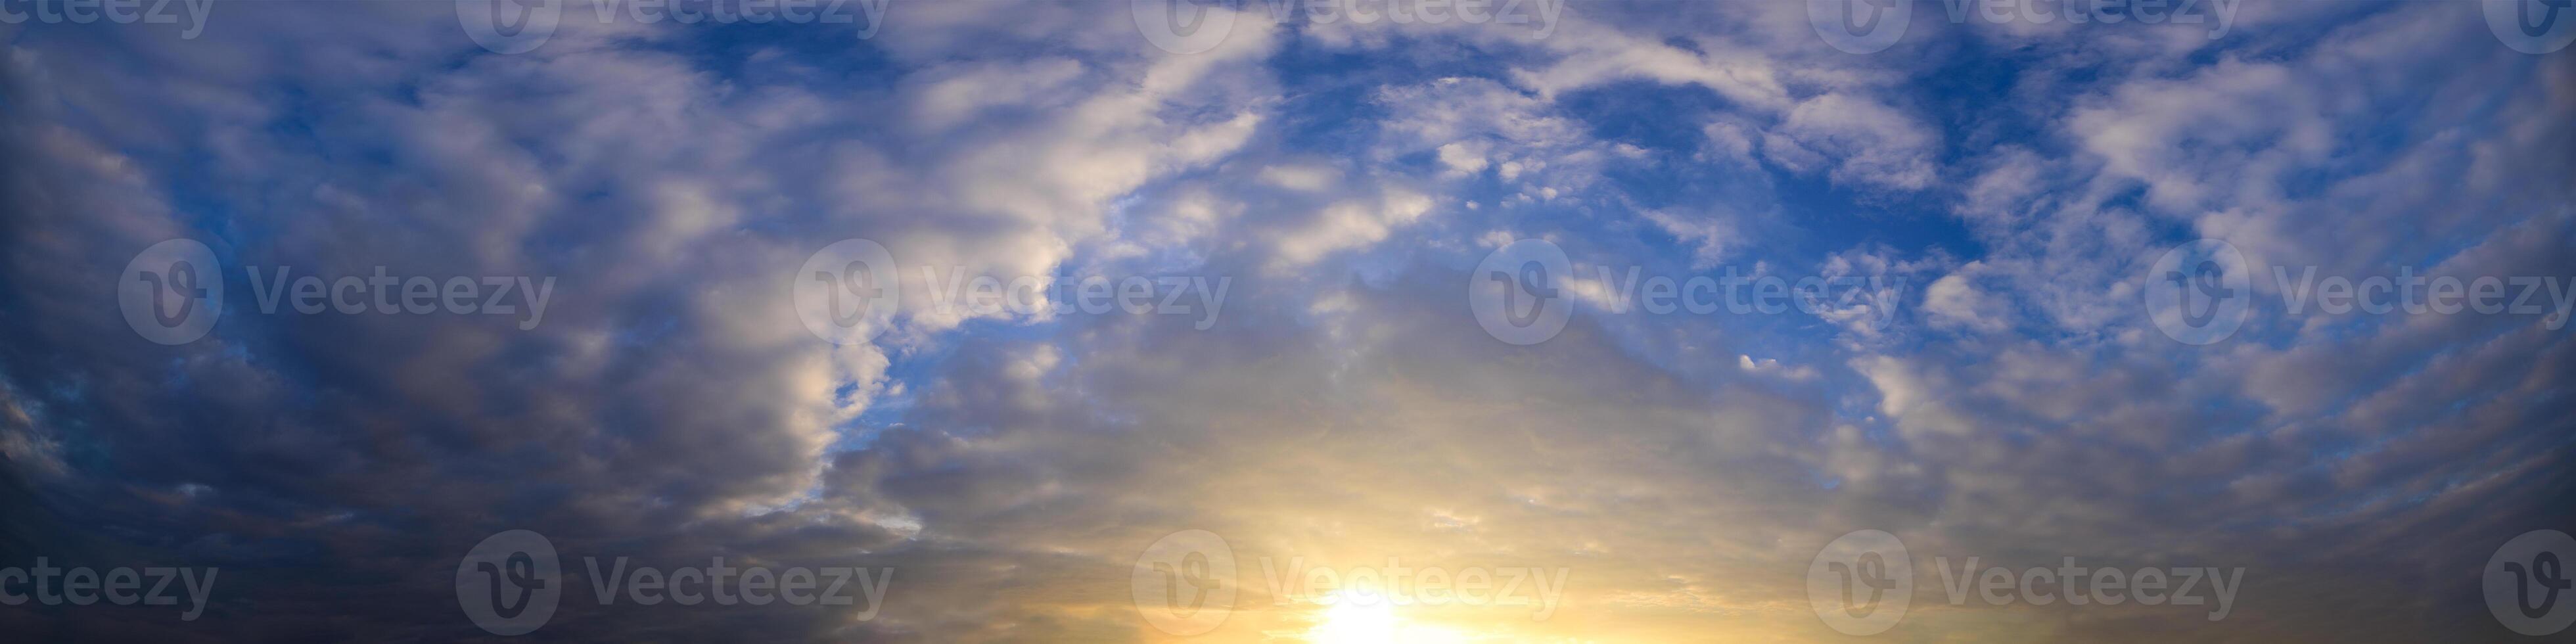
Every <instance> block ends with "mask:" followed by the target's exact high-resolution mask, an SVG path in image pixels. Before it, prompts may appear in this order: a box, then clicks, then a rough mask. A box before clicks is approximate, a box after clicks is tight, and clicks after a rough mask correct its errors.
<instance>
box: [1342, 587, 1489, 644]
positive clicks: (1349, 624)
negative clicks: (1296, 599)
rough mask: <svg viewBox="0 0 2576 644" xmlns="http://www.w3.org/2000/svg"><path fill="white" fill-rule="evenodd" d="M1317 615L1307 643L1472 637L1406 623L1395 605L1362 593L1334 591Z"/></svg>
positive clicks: (1411, 643)
mask: <svg viewBox="0 0 2576 644" xmlns="http://www.w3.org/2000/svg"><path fill="white" fill-rule="evenodd" d="M1317 603H1320V604H1325V606H1324V607H1323V609H1322V610H1321V611H1319V614H1318V615H1317V621H1316V622H1315V626H1314V627H1313V628H1310V629H1307V631H1306V641H1308V642H1313V643H1314V644H1381V643H1386V644H1393V643H1398V642H1401V643H1404V644H1438V643H1444V642H1468V641H1473V638H1469V637H1467V636H1466V635H1465V634H1463V633H1460V632H1458V631H1456V630H1453V629H1449V628H1446V627H1441V626H1434V625H1430V624H1423V623H1419V622H1412V621H1407V620H1405V619H1404V618H1403V617H1402V616H1400V615H1398V614H1397V606H1396V605H1395V602H1393V601H1391V600H1389V599H1388V598H1387V597H1385V596H1383V595H1378V594H1374V593H1365V592H1350V591H1342V592H1335V593H1333V594H1332V596H1331V597H1329V598H1328V600H1327V601H1320V602H1317Z"/></svg>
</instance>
